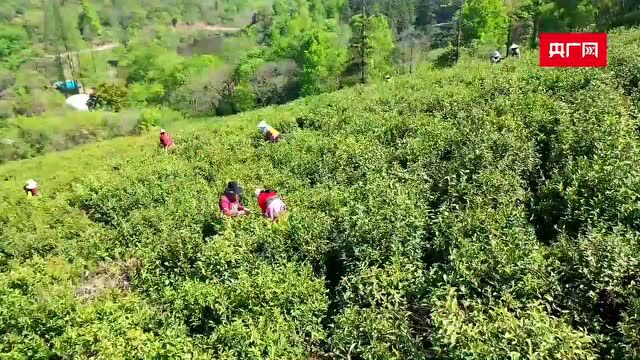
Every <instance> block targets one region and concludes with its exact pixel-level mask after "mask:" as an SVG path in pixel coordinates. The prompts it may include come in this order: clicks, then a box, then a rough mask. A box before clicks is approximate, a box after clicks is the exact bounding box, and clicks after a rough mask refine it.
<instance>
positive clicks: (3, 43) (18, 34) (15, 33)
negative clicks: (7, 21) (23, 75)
mask: <svg viewBox="0 0 640 360" xmlns="http://www.w3.org/2000/svg"><path fill="white" fill-rule="evenodd" d="M28 49H29V37H28V35H27V33H26V32H25V31H24V30H23V29H22V28H20V27H15V26H10V25H0V65H4V66H5V67H7V68H9V69H12V70H13V69H17V68H18V66H20V65H21V64H22V63H24V62H25V61H26V56H27V51H28Z"/></svg>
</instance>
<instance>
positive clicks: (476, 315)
mask: <svg viewBox="0 0 640 360" xmlns="http://www.w3.org/2000/svg"><path fill="white" fill-rule="evenodd" d="M456 295H457V294H456V290H455V289H450V290H449V291H448V293H447V294H446V297H445V298H444V299H442V300H439V301H437V302H436V304H435V307H436V310H435V311H434V314H433V321H434V323H435V326H436V328H437V329H439V330H438V332H437V333H436V334H435V337H434V338H435V344H434V345H435V346H434V347H435V349H436V350H437V351H438V353H440V354H441V355H442V356H446V357H447V358H452V359H504V358H520V357H524V358H530V359H596V358H597V357H596V354H595V353H594V351H593V350H592V348H591V344H592V343H593V340H592V339H591V338H589V336H587V335H586V334H584V333H582V332H580V331H576V330H574V329H572V328H571V327H570V326H569V325H567V324H565V323H564V322H562V321H561V320H559V319H556V318H553V317H550V316H549V315H548V314H547V313H546V311H545V310H544V307H542V306H540V305H537V304H530V305H529V306H527V307H526V308H523V309H511V308H510V307H508V306H500V305H493V306H483V305H481V304H476V303H470V302H460V301H459V300H458V299H457V296H456Z"/></svg>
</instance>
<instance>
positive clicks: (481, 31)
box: [459, 0, 507, 44]
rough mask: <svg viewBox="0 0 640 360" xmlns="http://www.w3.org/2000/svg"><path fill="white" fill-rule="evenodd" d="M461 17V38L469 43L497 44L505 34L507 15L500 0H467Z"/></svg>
mask: <svg viewBox="0 0 640 360" xmlns="http://www.w3.org/2000/svg"><path fill="white" fill-rule="evenodd" d="M459 16H461V17H462V36H463V38H464V41H465V42H467V43H469V42H471V41H472V40H474V39H477V40H479V41H480V42H481V43H489V44H499V43H501V41H502V40H503V39H504V38H505V36H506V32H507V14H506V9H505V5H504V2H503V1H502V0H467V1H465V3H464V8H462V10H461V12H460V14H459Z"/></svg>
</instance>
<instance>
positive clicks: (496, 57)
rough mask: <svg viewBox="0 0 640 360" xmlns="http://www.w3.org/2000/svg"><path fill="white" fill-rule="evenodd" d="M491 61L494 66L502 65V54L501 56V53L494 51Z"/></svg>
mask: <svg viewBox="0 0 640 360" xmlns="http://www.w3.org/2000/svg"><path fill="white" fill-rule="evenodd" d="M490 60H491V63H492V64H498V63H500V61H501V60H502V54H500V51H498V50H496V51H494V52H493V54H491V57H490Z"/></svg>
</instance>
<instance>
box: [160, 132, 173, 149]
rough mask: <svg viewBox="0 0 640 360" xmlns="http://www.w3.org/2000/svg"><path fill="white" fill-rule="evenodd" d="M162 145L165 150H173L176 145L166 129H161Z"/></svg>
mask: <svg viewBox="0 0 640 360" xmlns="http://www.w3.org/2000/svg"><path fill="white" fill-rule="evenodd" d="M160 145H161V146H162V147H163V148H165V149H168V150H170V149H173V148H174V147H175V146H176V144H175V143H174V142H173V139H172V138H171V135H169V133H168V132H166V131H165V130H164V129H160Z"/></svg>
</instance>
